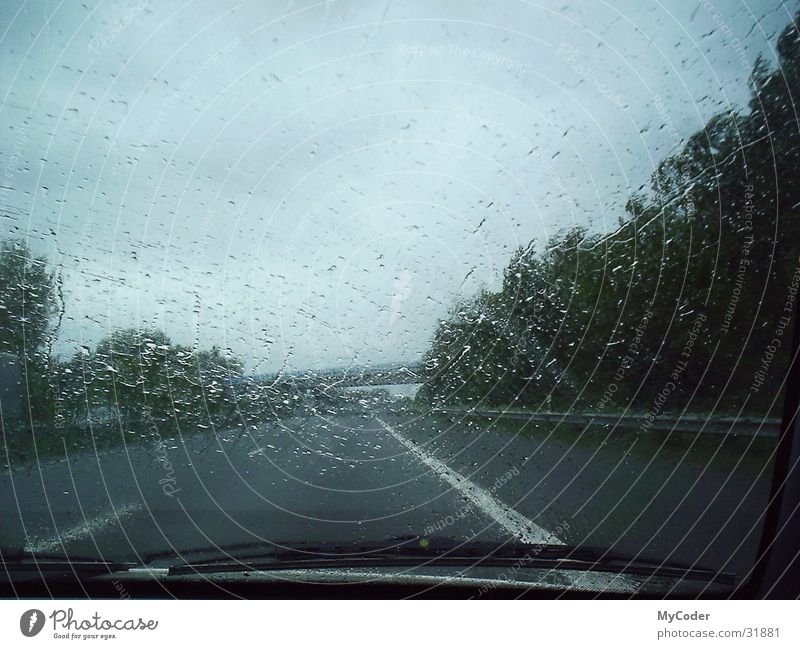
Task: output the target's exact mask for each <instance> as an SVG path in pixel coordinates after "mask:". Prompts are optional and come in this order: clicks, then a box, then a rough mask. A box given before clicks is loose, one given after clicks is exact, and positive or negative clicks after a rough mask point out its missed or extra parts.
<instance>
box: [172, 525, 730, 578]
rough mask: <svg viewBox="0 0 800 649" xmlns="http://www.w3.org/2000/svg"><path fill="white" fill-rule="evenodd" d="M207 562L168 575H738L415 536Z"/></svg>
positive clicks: (233, 554) (572, 550)
mask: <svg viewBox="0 0 800 649" xmlns="http://www.w3.org/2000/svg"><path fill="white" fill-rule="evenodd" d="M187 554H200V555H202V554H211V555H212V556H211V557H209V558H206V559H199V560H197V561H184V562H183V563H180V564H174V565H171V566H169V574H170V575H188V574H194V573H212V572H247V571H266V570H289V569H314V568H339V569H341V568H353V567H394V566H396V567H408V566H417V567H420V566H425V567H443V566H453V567H460V568H464V567H474V568H480V567H508V566H510V565H515V566H519V568H520V569H522V568H543V569H550V570H578V571H587V572H590V571H596V572H610V573H617V574H626V575H637V576H643V577H666V578H673V579H690V580H700V581H704V582H714V583H719V584H725V585H734V584H735V583H736V576H735V575H733V574H730V573H724V572H721V571H718V570H714V569H712V568H705V567H696V566H689V565H682V564H676V563H672V562H670V563H665V562H664V561H663V560H661V559H655V558H648V557H639V556H632V555H625V554H621V553H618V552H614V551H611V550H609V549H607V548H594V547H587V546H565V545H528V544H524V543H506V544H497V543H491V542H467V543H463V544H458V543H457V542H454V541H453V539H446V538H426V539H421V538H420V537H416V536H408V537H397V538H394V539H390V540H389V541H384V542H383V543H380V544H379V543H370V544H363V543H359V544H337V543H324V544H313V545H311V544H301V545H299V546H296V547H292V548H281V547H275V546H268V547H265V546H264V544H245V545H240V546H227V547H224V548H221V547H217V548H208V549H204V550H195V551H192V552H189V553H187Z"/></svg>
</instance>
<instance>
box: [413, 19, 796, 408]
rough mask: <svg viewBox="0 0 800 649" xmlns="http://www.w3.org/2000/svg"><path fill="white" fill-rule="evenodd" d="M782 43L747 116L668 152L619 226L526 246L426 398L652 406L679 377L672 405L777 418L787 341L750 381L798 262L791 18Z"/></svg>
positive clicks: (442, 330) (450, 346) (481, 305)
mask: <svg viewBox="0 0 800 649" xmlns="http://www.w3.org/2000/svg"><path fill="white" fill-rule="evenodd" d="M777 49H778V53H779V56H780V66H779V68H778V69H777V70H774V71H770V70H769V69H768V68H767V67H766V66H765V65H764V64H763V62H759V63H758V64H757V65H756V68H755V70H754V73H753V76H752V87H753V95H752V99H751V101H750V104H749V109H750V110H749V113H748V114H747V115H742V114H738V113H735V112H731V113H726V114H721V115H717V116H715V117H713V118H712V119H711V120H710V121H709V122H708V124H707V125H706V127H705V128H704V129H703V130H701V131H699V132H698V133H695V134H694V135H693V136H691V137H690V138H688V140H687V142H686V144H685V146H684V147H683V148H682V149H681V151H680V152H678V153H676V154H675V155H673V156H671V157H668V158H666V159H665V160H663V161H662V162H661V163H660V164H659V165H658V167H657V169H656V170H655V172H654V173H653V176H652V183H651V193H650V195H649V196H634V197H632V198H631V199H630V200H629V202H628V204H627V218H626V219H624V220H622V222H621V225H620V227H619V229H618V230H617V231H615V232H612V233H606V234H597V233H589V232H587V231H585V230H580V229H578V230H571V231H567V232H563V233H561V234H558V235H556V236H554V237H553V238H552V239H551V240H550V241H549V242H548V243H547V245H546V246H545V247H544V249H543V250H541V251H537V250H535V249H534V248H533V246H528V248H525V249H519V250H518V251H517V252H516V254H515V255H514V256H513V258H512V260H511V262H510V263H509V265H508V267H507V268H506V270H505V278H504V282H503V285H502V288H501V289H500V290H499V291H497V292H496V293H490V292H484V293H482V294H480V295H478V296H476V297H475V298H474V299H473V300H472V301H470V302H468V303H466V304H462V305H459V306H458V307H457V308H456V309H454V311H453V312H452V313H451V314H450V315H449V316H448V318H447V319H445V320H444V321H442V322H441V323H440V324H439V327H438V328H437V331H436V333H435V335H434V338H433V341H432V344H431V347H430V349H429V351H428V352H427V354H426V356H425V359H424V367H425V372H426V380H425V384H424V385H423V387H422V389H421V390H420V398H421V399H423V400H425V401H427V402H429V403H434V404H440V405H441V404H448V405H456V404H462V405H472V406H476V405H480V406H481V407H491V406H520V407H525V408H540V407H547V406H548V405H553V406H558V407H560V408H572V409H586V410H603V409H605V410H614V409H616V410H623V409H625V408H627V407H630V408H633V409H635V410H639V409H644V410H647V409H649V408H650V407H651V406H652V405H653V403H654V399H655V398H656V396H657V395H658V393H659V391H661V390H663V389H664V387H665V386H668V387H669V386H671V384H674V390H672V389H671V388H670V400H669V402H668V403H667V404H664V407H665V408H666V409H670V410H675V411H680V410H682V409H683V408H684V407H688V408H689V409H690V410H711V409H717V410H725V411H732V412H737V411H738V410H739V409H740V408H742V407H744V408H745V409H746V410H747V411H748V412H751V413H753V414H755V413H758V414H761V415H763V414H765V413H766V412H767V411H769V410H770V409H771V410H772V411H773V414H774V411H775V408H776V406H775V405H774V404H773V403H772V399H773V397H774V396H775V395H776V394H777V393H778V392H779V390H780V389H781V380H782V377H783V376H784V375H785V371H786V369H787V362H788V356H789V354H788V349H783V350H781V351H782V353H781V354H776V355H775V358H774V360H773V361H771V364H770V366H769V371H768V373H767V378H766V381H765V384H764V385H763V386H760V389H758V390H752V389H751V387H752V385H753V382H754V375H755V374H756V373H757V372H758V371H759V369H760V368H763V358H764V353H765V350H767V349H768V347H769V345H770V343H771V341H772V340H773V339H774V337H775V335H776V330H778V329H780V327H779V323H778V320H779V318H780V317H781V316H782V315H783V314H784V312H783V308H784V304H785V301H786V296H787V291H788V289H789V286H790V283H791V278H792V275H793V274H794V273H795V272H796V269H797V267H798V259H799V257H800V237H798V228H797V223H796V219H797V215H796V209H797V205H800V186H799V185H798V183H800V177H799V176H798V174H797V173H796V170H797V169H798V168H800V130H799V129H798V122H797V117H796V115H795V114H794V108H793V106H794V101H793V96H797V93H798V91H800V38H798V33H797V31H796V29H795V28H794V27H792V26H790V27H787V28H786V30H784V32H783V34H782V35H781V36H780V39H779V41H778V48H777ZM785 337H786V338H787V340H786V341H785V342H786V345H787V346H788V343H789V341H788V337H789V336H788V334H786V335H785ZM681 361H685V364H684V365H681V364H680V362H681ZM676 377H677V379H676ZM610 390H613V392H610ZM778 405H779V400H778Z"/></svg>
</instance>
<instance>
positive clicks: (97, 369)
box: [0, 240, 296, 451]
mask: <svg viewBox="0 0 800 649" xmlns="http://www.w3.org/2000/svg"><path fill="white" fill-rule="evenodd" d="M61 294H62V280H61V278H60V276H59V275H58V274H56V273H55V272H54V271H52V270H50V269H49V268H48V265H47V263H46V262H45V260H44V259H42V258H38V257H36V256H35V255H34V254H33V253H32V251H31V250H30V248H29V247H28V246H27V245H26V244H24V243H23V242H20V241H17V240H7V241H3V242H0V359H2V360H3V367H2V372H3V374H4V375H5V377H6V378H8V377H12V378H13V380H12V381H10V384H9V381H6V384H5V385H4V390H3V394H2V395H0V400H2V401H4V402H5V403H3V404H2V405H3V411H4V412H3V415H4V416H3V437H4V438H5V441H6V442H7V443H11V444H12V445H16V446H20V444H21V445H22V446H25V445H26V444H27V443H28V442H29V441H30V440H31V439H32V437H33V436H34V435H37V436H38V437H39V439H40V441H44V440H45V439H46V438H59V437H68V438H69V439H70V440H71V441H75V442H80V441H87V440H88V439H89V434H88V433H89V429H90V428H91V430H92V433H97V434H99V435H100V436H101V437H104V438H106V441H108V437H109V435H111V436H113V435H115V431H116V432H122V433H123V434H133V435H140V434H142V435H143V434H146V431H147V430H149V429H150V427H151V425H152V423H153V422H156V423H157V425H158V426H159V428H161V429H162V430H163V429H165V428H166V429H168V430H170V429H171V430H172V431H178V430H181V431H182V432H186V433H189V432H197V431H198V430H214V429H216V428H218V427H222V426H227V427H230V426H235V425H240V426H246V425H248V424H255V423H258V422H259V421H263V420H264V419H265V418H266V417H269V416H282V415H283V414H284V413H286V412H288V411H290V410H291V408H292V405H293V404H294V403H295V402H296V399H295V398H294V397H295V395H293V394H287V390H289V388H288V386H282V387H275V386H269V385H261V384H258V383H255V382H253V381H252V380H249V379H248V378H247V377H245V376H244V370H243V362H242V360H241V359H240V358H238V357H237V356H236V355H234V354H232V353H230V352H223V351H222V350H221V349H219V348H218V347H216V346H213V347H212V348H211V349H200V348H189V347H185V346H183V345H180V344H176V343H173V342H172V341H171V340H170V339H169V337H168V336H167V335H166V334H165V333H164V332H162V331H158V330H155V329H147V328H140V329H136V328H128V329H118V330H114V331H112V332H110V333H109V334H108V335H107V336H106V337H104V338H103V339H102V340H101V341H100V342H98V343H97V345H95V346H94V349H89V348H83V349H82V350H81V351H79V352H78V353H75V354H74V355H72V356H71V357H68V358H62V357H60V356H58V355H57V354H54V353H53V351H52V347H53V342H54V339H55V335H56V330H57V328H58V324H59V319H60V313H61V311H62V306H63V298H62V297H61ZM59 432H60V433H61V435H58V434H56V433H59ZM118 441H119V440H118ZM54 448H58V446H55V447H54ZM62 451H63V447H62Z"/></svg>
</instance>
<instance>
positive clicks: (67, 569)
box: [0, 548, 138, 579]
mask: <svg viewBox="0 0 800 649" xmlns="http://www.w3.org/2000/svg"><path fill="white" fill-rule="evenodd" d="M137 565H138V564H136V563H133V562H125V561H108V560H105V559H98V558H96V557H89V556H76V555H71V554H67V553H63V552H34V551H31V550H26V549H22V548H12V549H8V548H6V549H3V550H0V578H2V577H5V576H6V575H9V576H13V577H14V578H15V579H17V578H18V577H19V575H20V573H30V575H31V576H34V577H35V576H38V575H39V574H40V573H41V574H45V573H53V572H59V573H69V574H73V573H74V574H80V575H86V574H103V573H110V572H117V571H120V570H129V569H130V568H135V567H137Z"/></svg>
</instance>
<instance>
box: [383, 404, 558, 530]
mask: <svg viewBox="0 0 800 649" xmlns="http://www.w3.org/2000/svg"><path fill="white" fill-rule="evenodd" d="M375 419H377V421H378V422H379V423H380V425H381V426H383V427H384V428H385V429H386V431H387V432H388V433H389V434H390V435H391V436H392V437H394V438H395V439H396V440H397V441H398V442H400V443H401V444H402V445H403V446H405V447H406V448H407V449H408V450H409V451H411V453H413V454H414V455H415V456H417V458H418V459H419V460H420V461H421V462H423V463H424V464H425V465H427V466H429V467H430V468H431V470H432V471H433V472H434V473H435V474H436V475H437V476H438V477H439V478H441V479H442V480H444V481H445V482H446V483H447V484H449V485H450V486H452V487H453V488H455V489H457V490H458V491H459V493H461V495H462V496H464V497H465V498H466V499H467V500H469V501H470V502H471V503H472V504H473V505H475V507H476V508H477V509H479V510H480V511H482V512H483V513H484V514H486V515H487V516H489V517H491V518H492V519H493V520H494V521H495V522H496V523H497V524H498V525H499V526H500V527H502V528H503V529H504V530H506V532H508V533H509V534H511V535H512V536H514V537H516V538H517V539H518V540H519V541H522V542H523V543H531V544H539V543H546V544H548V545H564V541H562V540H561V539H559V538H558V537H557V536H556V535H555V534H552V533H551V532H548V531H547V530H546V529H544V528H543V527H540V526H538V525H537V524H536V523H534V522H533V521H532V520H530V519H529V518H528V517H527V516H524V515H523V514H520V513H519V512H518V511H517V510H516V509H513V508H511V507H509V506H508V505H506V504H505V503H503V502H501V501H500V500H498V499H497V498H496V497H495V496H494V495H492V493H491V492H489V491H487V490H486V489H484V488H483V487H479V486H478V485H476V484H475V483H474V482H472V481H471V480H470V479H469V478H465V477H464V476H463V475H461V474H460V473H458V472H457V471H453V469H451V468H450V467H449V466H447V465H446V464H445V463H444V462H442V461H441V460H438V459H436V458H435V457H434V456H433V455H431V454H430V453H428V452H426V451H425V450H423V449H422V448H420V447H419V446H417V445H416V444H415V443H414V442H412V441H411V440H410V439H406V438H405V437H403V436H402V435H401V434H400V433H398V432H397V431H396V430H394V429H393V428H392V427H391V426H389V424H387V423H386V422H384V421H383V420H381V419H380V418H379V417H375Z"/></svg>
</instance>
